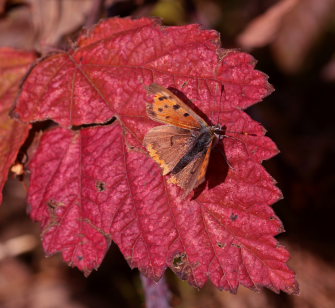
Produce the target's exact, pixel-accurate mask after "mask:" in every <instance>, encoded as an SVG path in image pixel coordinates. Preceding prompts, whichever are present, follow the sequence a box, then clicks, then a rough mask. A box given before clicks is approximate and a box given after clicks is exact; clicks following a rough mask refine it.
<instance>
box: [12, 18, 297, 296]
mask: <svg viewBox="0 0 335 308" xmlns="http://www.w3.org/2000/svg"><path fill="white" fill-rule="evenodd" d="M219 44H220V42H219V37H218V34H217V33H216V32H215V31H205V30H201V29H200V28H199V26H197V25H188V26H182V27H161V26H160V25H159V24H158V23H157V22H156V21H155V20H153V19H148V18H143V19H139V20H131V19H120V18H114V19H110V20H107V21H104V22H102V23H100V24H99V25H97V26H96V27H95V28H94V29H92V30H91V31H88V32H87V33H84V34H83V35H82V36H81V37H80V38H79V40H78V43H77V46H76V48H74V49H72V50H70V51H68V52H64V53H59V54H55V55H52V56H50V57H47V58H45V59H44V60H42V61H41V62H40V63H39V64H38V65H36V66H35V68H34V69H33V70H32V72H31V73H30V75H29V77H28V78H27V80H26V81H25V83H24V85H23V90H22V93H21V96H20V98H19V100H18V105H17V108H16V114H17V116H19V117H20V118H21V119H22V120H24V121H27V122H32V121H39V120H44V119H53V120H54V121H56V122H58V123H59V124H60V125H61V126H63V127H64V128H56V129H52V130H50V131H49V132H47V133H45V134H44V136H43V138H42V140H41V144H40V147H39V149H38V151H37V153H36V156H35V158H34V159H33V161H32V163H31V165H30V169H31V171H32V177H31V186H30V191H29V202H30V205H31V215H32V217H33V218H34V219H35V220H37V221H39V222H41V224H42V228H43V244H44V248H45V250H46V252H47V253H49V254H53V253H55V252H58V251H59V252H62V254H63V257H64V259H65V260H66V261H67V262H68V263H69V264H71V265H73V266H77V267H78V268H80V269H81V270H84V271H85V272H86V273H89V272H90V271H91V270H92V269H94V268H97V267H98V266H99V265H100V263H101V261H102V258H103V257H104V255H105V253H106V251H107V249H108V247H109V245H110V242H111V240H113V241H115V242H116V243H117V245H118V246H119V247H120V249H121V251H122V253H123V254H124V256H125V258H126V259H127V260H128V262H129V264H130V265H131V267H138V268H139V269H140V270H141V271H142V272H143V273H144V274H145V275H146V276H148V277H149V278H151V279H154V280H158V279H159V278H160V277H161V276H162V274H163V272H164V271H165V269H166V268H167V267H170V268H171V269H172V270H174V271H175V272H176V273H177V274H178V275H180V277H181V278H183V279H187V280H188V281H189V282H190V283H191V284H193V285H194V286H197V287H201V286H203V285H204V283H205V282H206V281H207V280H208V279H210V280H211V281H212V282H213V283H214V284H215V285H216V286H217V287H218V288H221V289H227V290H230V291H232V292H236V290H237V287H238V285H239V284H243V285H245V286H247V287H249V288H253V289H258V288H259V287H261V286H266V287H268V288H270V289H272V290H274V291H275V292H278V291H279V290H284V291H285V292H288V293H296V292H298V287H297V284H296V281H295V278H294V273H293V272H292V271H291V270H290V269H289V268H288V267H287V265H286V262H287V260H288V258H289V254H288V252H287V251H286V250H285V249H284V248H283V247H282V246H280V245H279V244H278V242H277V241H276V240H275V239H274V236H275V235H277V234H278V233H280V232H282V231H283V227H282V224H281V222H280V221H279V219H278V218H277V217H276V216H275V214H274V212H273V210H272V209H271V207H270V206H269V205H271V204H273V203H274V202H275V201H277V200H278V199H279V198H281V193H280V191H279V190H278V188H276V186H275V182H274V180H273V179H272V178H271V176H270V175H269V174H268V173H267V172H266V171H265V170H264V168H263V167H262V166H261V162H262V161H263V160H264V159H268V158H270V157H272V156H273V155H275V154H276V153H277V148H276V146H275V145H274V143H273V142H272V141H271V140H270V139H269V138H267V137H265V136H264V133H265V130H264V129H263V127H262V126H261V125H260V124H259V123H257V122H255V121H253V120H251V119H250V118H249V116H248V115H247V114H245V113H244V112H243V111H242V108H246V107H248V106H250V105H252V104H254V103H256V102H258V101H260V100H262V99H263V98H264V97H265V96H266V95H268V94H269V93H271V91H272V88H271V86H270V85H269V83H268V82H267V76H266V75H265V74H263V73H261V72H259V71H257V70H255V69H254V65H255V61H254V59H253V58H252V57H251V56H250V55H248V54H245V53H242V52H238V51H231V50H223V49H220V46H219ZM152 82H155V83H158V84H161V85H163V86H165V87H173V88H175V89H178V90H179V92H180V93H181V94H183V95H185V96H186V97H187V98H188V99H190V100H191V101H192V103H193V104H194V105H195V107H196V108H198V109H199V110H200V111H201V112H202V113H203V114H204V115H206V116H207V118H208V119H209V120H210V121H211V122H212V123H214V124H218V123H220V124H222V125H225V126H226V127H227V134H228V135H232V138H225V139H224V140H223V144H222V145H219V146H218V147H217V149H219V148H220V147H221V150H224V153H225V156H226V159H225V158H224V157H223V156H222V155H221V153H220V151H216V152H214V153H213V155H212V157H211V162H210V166H209V170H208V174H207V178H208V184H209V185H208V186H207V187H202V188H201V190H200V191H196V196H195V198H193V199H192V200H181V198H180V195H181V191H180V189H179V188H178V187H176V186H175V185H173V184H167V181H166V178H165V177H163V176H162V175H161V170H160V168H159V166H158V165H157V164H156V163H155V162H154V161H153V160H152V159H151V158H150V157H149V156H148V155H147V154H146V152H145V149H144V148H143V146H142V139H143V136H144V134H145V133H146V132H147V131H148V129H150V128H151V127H152V126H154V125H157V123H154V122H153V121H151V120H149V119H148V117H147V116H146V113H145V102H146V100H147V99H148V98H147V95H146V90H145V86H147V85H149V84H151V83H152ZM112 117H116V121H115V122H114V123H113V124H112V125H104V126H94V127H90V128H81V129H79V130H69V129H68V128H69V127H70V126H71V125H82V124H90V123H95V124H97V123H104V122H106V121H108V120H109V119H111V118H112ZM239 131H243V132H247V133H248V134H247V135H236V134H235V133H229V132H239ZM227 161H228V162H229V164H231V165H232V168H230V167H229V168H228V166H227Z"/></svg>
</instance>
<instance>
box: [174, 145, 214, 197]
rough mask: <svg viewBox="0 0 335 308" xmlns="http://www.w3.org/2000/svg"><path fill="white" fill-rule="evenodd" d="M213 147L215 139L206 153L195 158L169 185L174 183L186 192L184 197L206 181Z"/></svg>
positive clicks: (175, 175)
mask: <svg viewBox="0 0 335 308" xmlns="http://www.w3.org/2000/svg"><path fill="white" fill-rule="evenodd" d="M212 147H213V139H212V141H211V142H210V144H209V146H208V148H207V150H206V151H204V152H202V153H201V154H199V155H198V156H197V157H195V158H194V159H193V160H192V161H191V162H190V163H189V164H188V165H187V166H186V167H185V168H183V169H182V170H181V171H180V172H178V173H176V174H174V175H173V176H172V177H171V178H170V179H169V181H168V182H169V183H174V184H176V185H178V186H180V187H181V188H183V189H184V190H185V192H184V194H183V197H185V196H187V195H188V194H189V193H190V192H191V191H192V190H193V189H195V188H196V187H198V186H199V185H200V184H202V183H203V182H204V181H205V176H206V171H207V167H208V162H209V157H210V153H211V150H212Z"/></svg>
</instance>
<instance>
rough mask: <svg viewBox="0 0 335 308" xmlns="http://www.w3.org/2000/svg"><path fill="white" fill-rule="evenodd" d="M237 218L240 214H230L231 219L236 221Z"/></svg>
mask: <svg viewBox="0 0 335 308" xmlns="http://www.w3.org/2000/svg"><path fill="white" fill-rule="evenodd" d="M237 218H238V215H236V214H234V213H232V214H231V215H230V219H231V220H232V221H235V220H236V219H237Z"/></svg>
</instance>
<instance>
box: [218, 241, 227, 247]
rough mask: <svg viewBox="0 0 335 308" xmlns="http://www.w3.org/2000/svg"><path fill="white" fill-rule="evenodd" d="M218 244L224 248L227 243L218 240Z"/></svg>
mask: <svg viewBox="0 0 335 308" xmlns="http://www.w3.org/2000/svg"><path fill="white" fill-rule="evenodd" d="M217 244H218V246H219V247H220V248H223V247H225V246H226V243H221V242H218V243H217Z"/></svg>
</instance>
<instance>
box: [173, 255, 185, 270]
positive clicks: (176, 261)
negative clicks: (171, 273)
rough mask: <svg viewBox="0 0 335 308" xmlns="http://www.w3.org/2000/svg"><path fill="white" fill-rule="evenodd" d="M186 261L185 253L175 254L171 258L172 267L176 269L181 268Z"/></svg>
mask: <svg viewBox="0 0 335 308" xmlns="http://www.w3.org/2000/svg"><path fill="white" fill-rule="evenodd" d="M186 259H187V255H186V253H185V252H182V253H177V254H176V255H175V257H174V258H173V266H174V267H176V268H178V267H180V266H182V265H183V264H184V263H185V261H186Z"/></svg>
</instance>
